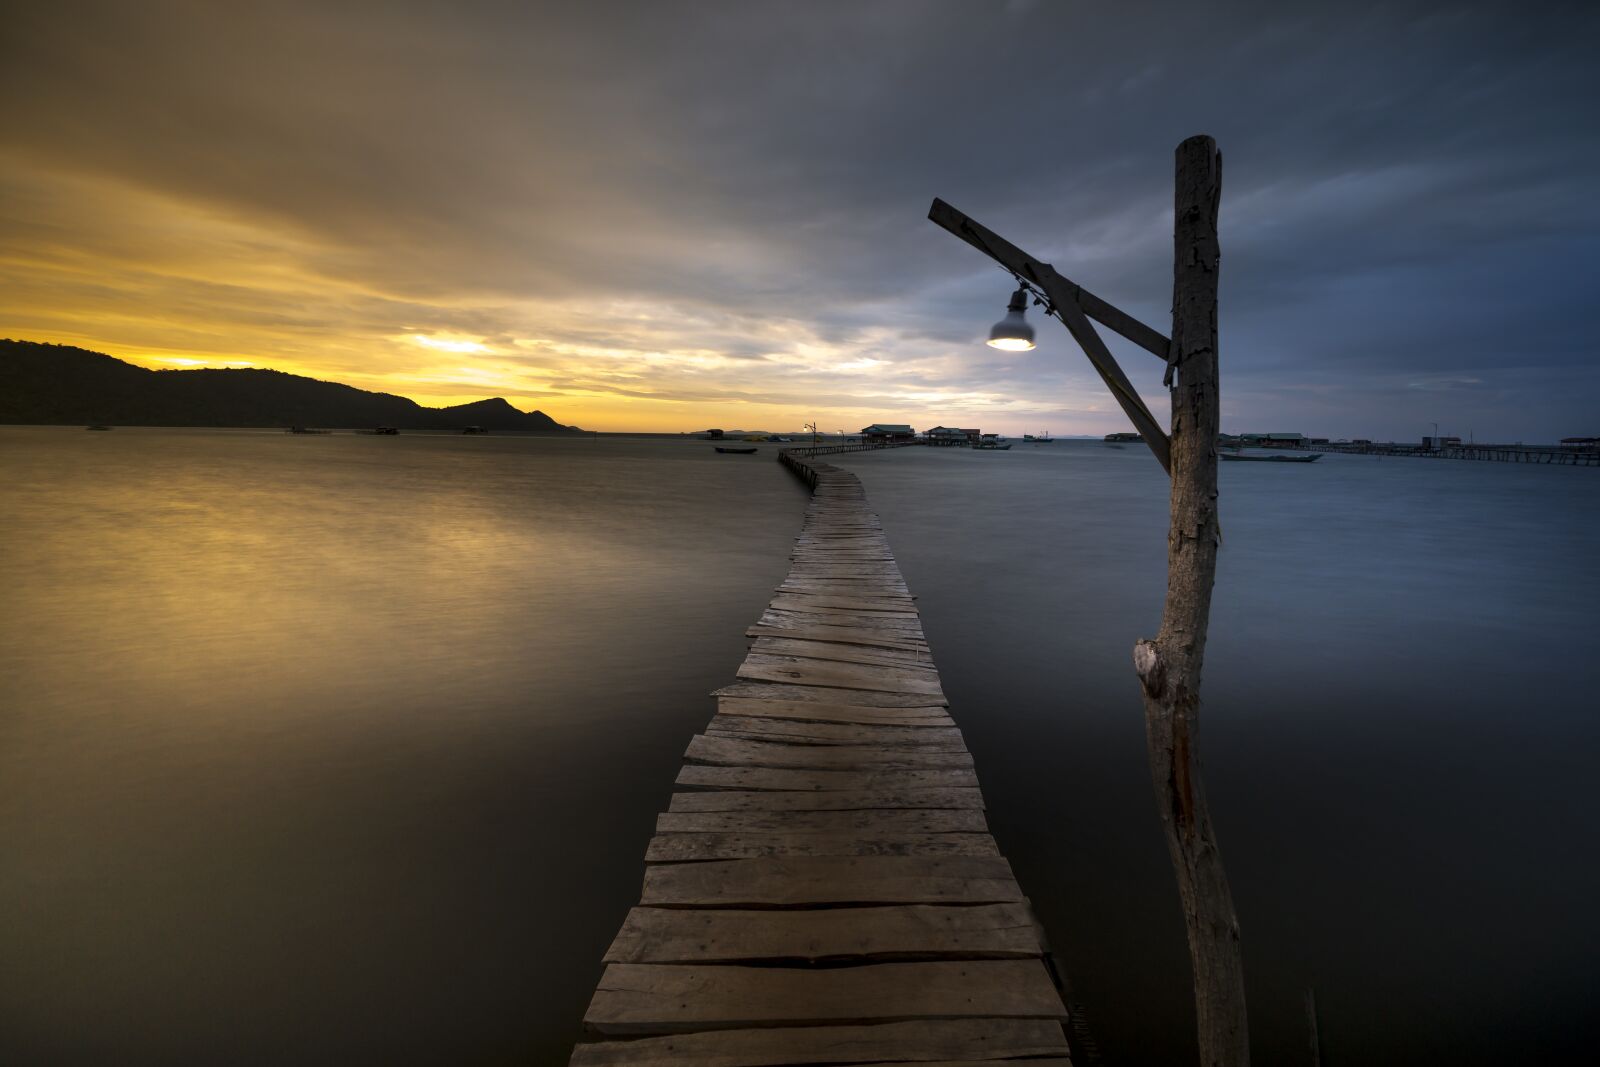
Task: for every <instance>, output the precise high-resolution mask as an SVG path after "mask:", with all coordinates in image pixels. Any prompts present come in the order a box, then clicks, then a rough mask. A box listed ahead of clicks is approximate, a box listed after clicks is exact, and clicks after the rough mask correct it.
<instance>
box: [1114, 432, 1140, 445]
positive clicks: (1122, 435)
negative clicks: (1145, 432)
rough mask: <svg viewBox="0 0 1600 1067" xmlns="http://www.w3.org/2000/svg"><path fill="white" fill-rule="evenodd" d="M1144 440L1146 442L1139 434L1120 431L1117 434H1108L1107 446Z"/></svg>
mask: <svg viewBox="0 0 1600 1067" xmlns="http://www.w3.org/2000/svg"><path fill="white" fill-rule="evenodd" d="M1143 440H1144V438H1143V437H1142V436H1140V435H1139V434H1136V433H1130V432H1129V431H1127V430H1122V431H1119V432H1117V433H1108V434H1106V444H1108V445H1114V444H1121V443H1126V442H1129V441H1143Z"/></svg>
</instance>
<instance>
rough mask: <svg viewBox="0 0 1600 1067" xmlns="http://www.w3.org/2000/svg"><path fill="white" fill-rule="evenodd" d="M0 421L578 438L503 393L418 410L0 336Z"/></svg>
mask: <svg viewBox="0 0 1600 1067" xmlns="http://www.w3.org/2000/svg"><path fill="white" fill-rule="evenodd" d="M0 423H7V424H19V423H21V424H36V425H51V424H61V425H71V424H74V423H85V424H91V423H101V424H105V425H112V426H337V427H370V426H393V427H396V428H398V429H404V430H459V429H461V428H463V427H464V426H469V425H470V426H480V427H482V428H483V429H485V430H502V431H503V430H516V431H521V432H524V433H552V434H563V433H582V432H583V431H582V430H580V429H579V428H578V427H576V426H563V425H562V424H561V423H558V422H556V421H555V420H554V419H552V418H551V417H550V416H548V415H546V414H545V413H544V412H542V411H519V410H517V409H516V408H515V407H513V406H512V405H511V403H510V402H509V401H507V400H506V399H505V398H504V397H492V398H489V399H486V400H474V401H472V402H470V403H466V404H457V405H453V406H451V407H443V408H428V407H423V406H422V405H421V404H418V403H417V402H416V401H414V400H409V399H407V398H406V397H403V396H395V395H394V394H392V393H374V392H369V391H367V390H365V389H357V388H356V387H355V386H353V385H344V384H343V383H340V382H327V381H322V380H321V379H318V378H307V377H304V376H303V375H298V374H289V373H287V372H285V371H277V370H267V369H264V368H228V369H216V368H196V369H190V370H149V369H147V368H144V367H138V366H135V365H133V364H132V363H127V362H124V361H123V360H120V359H117V358H116V357H114V356H108V355H106V354H105V353H103V352H93V351H90V350H89V349H86V348H79V347H77V346H76V345H61V344H52V343H49V342H44V341H20V340H12V339H10V338H4V339H0Z"/></svg>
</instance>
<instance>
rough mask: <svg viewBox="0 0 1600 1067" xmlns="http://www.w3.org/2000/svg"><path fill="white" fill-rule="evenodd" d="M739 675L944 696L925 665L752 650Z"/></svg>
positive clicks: (935, 677)
mask: <svg viewBox="0 0 1600 1067" xmlns="http://www.w3.org/2000/svg"><path fill="white" fill-rule="evenodd" d="M737 676H738V677H740V678H746V679H750V680H753V681H762V682H782V683H786V684H790V685H821V686H828V687H830V688H834V689H852V690H855V689H861V690H870V691H872V692H879V693H921V694H924V695H926V696H929V697H934V698H936V699H938V700H941V701H942V700H943V699H944V690H943V689H942V688H941V687H940V685H939V675H938V673H937V672H935V671H931V670H928V669H926V668H923V667H890V666H887V665H885V664H880V663H845V662H839V661H829V660H822V659H802V658H800V657H797V656H769V655H766V654H764V653H760V652H751V653H750V654H749V655H748V656H746V657H745V660H744V662H743V663H741V664H739V670H738V672H737Z"/></svg>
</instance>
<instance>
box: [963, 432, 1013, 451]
mask: <svg viewBox="0 0 1600 1067" xmlns="http://www.w3.org/2000/svg"><path fill="white" fill-rule="evenodd" d="M972 447H973V448H975V449H978V450H980V451H984V452H1004V451H1006V450H1007V449H1009V448H1010V447H1011V442H1010V441H1007V440H1006V439H1005V438H1004V437H1001V436H1000V435H999V434H997V433H986V434H984V435H983V436H982V437H980V438H978V443H977V444H975V445H973V446H972Z"/></svg>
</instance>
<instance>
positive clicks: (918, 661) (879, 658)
mask: <svg viewBox="0 0 1600 1067" xmlns="http://www.w3.org/2000/svg"><path fill="white" fill-rule="evenodd" d="M750 650H751V651H752V652H760V653H763V654H765V655H769V656H798V657H800V658H801V659H828V660H837V661H838V662H841V663H876V664H879V665H881V666H884V667H921V668H922V669H924V670H930V671H931V670H933V669H934V663H933V656H932V655H930V654H929V653H927V652H922V651H913V650H910V649H898V648H874V647H872V646H870V645H851V644H846V643H843V642H839V641H812V640H809V639H806V638H800V637H768V636H762V637H758V638H756V641H755V643H754V644H753V645H751V646H750Z"/></svg>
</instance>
